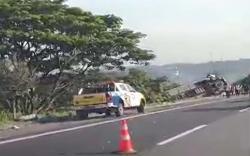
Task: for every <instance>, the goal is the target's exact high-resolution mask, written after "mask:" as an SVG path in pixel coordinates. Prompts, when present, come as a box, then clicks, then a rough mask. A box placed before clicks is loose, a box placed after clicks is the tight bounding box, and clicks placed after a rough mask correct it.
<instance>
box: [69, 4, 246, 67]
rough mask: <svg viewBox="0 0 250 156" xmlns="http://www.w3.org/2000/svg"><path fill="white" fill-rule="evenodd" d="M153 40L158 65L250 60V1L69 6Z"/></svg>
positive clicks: (147, 43) (151, 45)
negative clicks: (120, 23)
mask: <svg viewBox="0 0 250 156" xmlns="http://www.w3.org/2000/svg"><path fill="white" fill-rule="evenodd" d="M67 3H68V4H69V5H71V6H78V7H81V8H82V9H83V10H86V11H91V12H92V13H94V14H115V15H116V16H119V17H121V18H122V19H123V20H124V27H126V28H130V29H133V30H135V31H140V32H142V33H145V34H147V35H148V36H147V37H146V38H145V39H143V40H142V43H141V45H140V46H141V47H143V48H147V49H151V50H153V51H154V52H155V54H156V55H157V58H156V59H155V60H154V61H153V64H169V63H176V62H191V63H197V62H206V61H210V60H222V59H223V60H228V59H239V58H250V0H68V2H67Z"/></svg>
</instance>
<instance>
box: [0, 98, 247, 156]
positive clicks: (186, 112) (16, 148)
mask: <svg viewBox="0 0 250 156" xmlns="http://www.w3.org/2000/svg"><path fill="white" fill-rule="evenodd" d="M249 106H250V101H249V98H248V97H242V98H237V99H231V100H229V101H220V102H213V103H205V104H204V105H196V106H193V107H184V108H182V109H174V110H168V111H164V110H163V111H160V112H156V113H148V114H143V115H134V116H131V117H128V118H129V120H128V124H129V130H130V134H131V137H132V139H133V142H134V144H135V149H136V150H137V155H141V156H144V155H145V156H151V155H152V156H167V155H170V156H236V155H237V156H249V155H250V109H249V110H248V107H249ZM119 129H120V125H119V119H112V120H105V121H102V122H98V123H97V124H95V123H92V124H86V125H82V126H81V127H79V126H78V127H75V128H74V127H71V128H70V129H66V130H62V131H57V132H54V133H47V134H46V135H36V136H33V137H32V136H29V137H27V138H22V139H16V140H15V139H14V140H13V139H12V140H5V141H0V155H1V156H92V155H93V156H95V155H100V156H103V155H107V156H109V155H111V156H112V155H115V154H114V152H115V151H117V150H118V145H119Z"/></svg>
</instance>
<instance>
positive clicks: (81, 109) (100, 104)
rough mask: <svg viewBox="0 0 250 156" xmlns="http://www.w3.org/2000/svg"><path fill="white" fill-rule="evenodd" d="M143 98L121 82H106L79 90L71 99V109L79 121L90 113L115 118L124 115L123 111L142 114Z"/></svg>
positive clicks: (144, 103)
mask: <svg viewBox="0 0 250 156" xmlns="http://www.w3.org/2000/svg"><path fill="white" fill-rule="evenodd" d="M145 105H146V100H145V97H144V95H143V94H142V93H140V92H138V91H136V90H135V89H134V88H133V87H132V86H130V85H129V84H126V83H123V82H114V81H108V82H103V83H99V84H95V85H90V86H87V87H85V88H81V89H80V90H79V92H78V95H75V96H74V97H73V107H74V109H75V110H76V115H77V116H78V118H80V119H86V118H88V115H89V114H90V113H98V114H103V113H105V114H106V116H110V115H111V114H112V113H115V115H116V116H117V117H119V116H122V115H123V114H124V110H127V109H137V111H138V113H144V108H145Z"/></svg>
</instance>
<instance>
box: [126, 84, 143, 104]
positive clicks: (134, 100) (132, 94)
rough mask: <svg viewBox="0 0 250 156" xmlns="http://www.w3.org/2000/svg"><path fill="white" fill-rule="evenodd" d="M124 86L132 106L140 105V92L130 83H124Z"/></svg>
mask: <svg viewBox="0 0 250 156" xmlns="http://www.w3.org/2000/svg"><path fill="white" fill-rule="evenodd" d="M126 87H127V89H128V91H129V94H130V97H131V105H132V107H137V106H140V103H141V96H140V94H139V93H138V92H137V91H136V90H135V89H134V88H133V87H131V86H130V85H128V84H126Z"/></svg>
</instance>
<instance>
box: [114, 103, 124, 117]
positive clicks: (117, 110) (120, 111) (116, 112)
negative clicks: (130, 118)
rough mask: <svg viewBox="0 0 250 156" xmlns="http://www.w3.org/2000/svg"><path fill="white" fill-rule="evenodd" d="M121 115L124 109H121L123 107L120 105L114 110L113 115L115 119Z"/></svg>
mask: <svg viewBox="0 0 250 156" xmlns="http://www.w3.org/2000/svg"><path fill="white" fill-rule="evenodd" d="M123 114H124V108H123V105H122V104H120V105H119V106H118V108H117V109H116V111H115V115H116V116H117V117H119V116H122V115H123Z"/></svg>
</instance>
